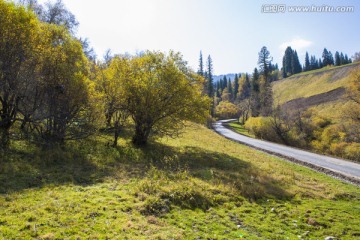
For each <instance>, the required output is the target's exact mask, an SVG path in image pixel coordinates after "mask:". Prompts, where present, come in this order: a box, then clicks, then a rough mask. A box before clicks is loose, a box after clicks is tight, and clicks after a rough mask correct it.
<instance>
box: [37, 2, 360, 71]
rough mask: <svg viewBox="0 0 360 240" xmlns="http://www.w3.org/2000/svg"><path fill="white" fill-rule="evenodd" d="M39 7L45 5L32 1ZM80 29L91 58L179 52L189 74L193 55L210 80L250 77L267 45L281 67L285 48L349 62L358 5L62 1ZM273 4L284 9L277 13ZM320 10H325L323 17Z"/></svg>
mask: <svg viewBox="0 0 360 240" xmlns="http://www.w3.org/2000/svg"><path fill="white" fill-rule="evenodd" d="M38 1H39V2H40V3H44V2H46V1H47V0H38ZM63 2H64V4H65V5H66V7H67V8H68V9H69V10H70V11H71V12H72V13H73V14H75V16H76V18H77V20H78V22H79V23H80V25H79V27H78V29H77V33H76V34H77V36H78V37H82V38H88V39H89V41H90V44H91V46H92V47H93V48H94V50H95V52H96V54H97V56H98V57H99V58H102V57H103V55H104V53H105V52H106V50H107V49H111V51H112V53H114V54H117V53H118V54H123V53H130V54H136V53H137V52H140V51H143V50H157V51H158V50H160V51H163V52H168V51H169V50H174V51H179V52H181V53H182V54H183V57H184V60H186V61H188V65H189V66H190V67H191V68H192V69H193V70H195V71H196V70H197V69H198V62H199V54H200V51H202V53H203V57H204V59H205V58H207V56H208V55H210V56H211V58H212V60H213V69H214V73H215V74H216V75H220V74H227V73H240V72H249V73H251V72H252V71H253V69H254V68H255V67H257V59H258V52H259V51H260V49H261V48H262V47H263V46H266V47H267V48H268V50H269V51H270V54H271V56H272V57H273V63H274V64H275V63H278V64H279V67H281V65H282V57H283V54H284V51H285V48H286V47H287V46H291V47H292V48H293V49H295V50H297V52H298V55H299V58H300V62H301V63H302V64H303V63H304V58H305V52H306V51H308V52H309V54H310V55H316V57H317V58H320V57H321V53H322V51H323V49H324V47H326V48H327V49H328V50H330V51H331V52H332V53H333V54H334V53H335V51H339V52H343V53H344V54H345V53H347V54H348V55H349V57H350V56H352V55H353V54H354V53H355V52H358V51H360V31H359V30H358V24H359V23H360V1H357V0H343V1H340V0H333V1H329V0H328V1H325V0H317V1H307V0H301V1H285V0H282V1H278V0H276V1H275V0H262V1H256V0H253V1H251V0H246V1H245V0H244V1H241V0H101V1H99V0H63ZM273 4H286V6H285V11H284V12H278V13H269V11H275V10H274V8H270V7H273V6H274V5H273ZM291 6H305V7H306V6H314V7H326V6H328V7H338V6H351V7H353V9H354V10H353V12H346V13H344V12H341V13H339V12H311V13H310V12H296V13H295V12H290V10H289V8H290V7H291ZM325 11H326V10H325Z"/></svg>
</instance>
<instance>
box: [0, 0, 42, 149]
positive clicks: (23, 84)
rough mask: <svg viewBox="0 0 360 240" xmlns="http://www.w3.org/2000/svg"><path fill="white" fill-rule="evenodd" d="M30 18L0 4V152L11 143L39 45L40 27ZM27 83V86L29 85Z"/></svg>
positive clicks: (34, 67) (10, 5)
mask: <svg viewBox="0 0 360 240" xmlns="http://www.w3.org/2000/svg"><path fill="white" fill-rule="evenodd" d="M36 20H37V19H36V18H35V17H34V16H33V14H32V13H31V12H29V11H27V10H25V9H24V8H21V7H17V6H15V5H14V4H13V3H7V2H5V1H0V131H1V133H0V148H6V147H7V146H8V144H9V141H10V128H11V127H12V126H13V125H14V123H15V122H16V121H17V120H18V114H19V106H20V104H21V102H22V101H23V100H24V99H25V95H26V94H27V89H28V87H29V86H30V82H31V81H32V80H34V79H35V78H34V77H33V76H31V75H32V74H33V72H34V71H35V69H36V61H37V59H34V56H35V52H36V51H37V50H38V48H37V46H39V41H40V26H39V23H38V21H36ZM29 81H30V82H29Z"/></svg>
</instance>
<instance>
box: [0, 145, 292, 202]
mask: <svg viewBox="0 0 360 240" xmlns="http://www.w3.org/2000/svg"><path fill="white" fill-rule="evenodd" d="M24 146H25V147H14V148H11V149H10V150H9V151H8V152H6V153H0V157H1V159H0V193H11V192H16V191H21V190H23V189H28V188H38V187H43V186H46V185H63V184H69V183H71V184H75V185H91V184H96V183H100V182H103V181H104V179H105V178H106V177H116V178H121V177H122V178H138V179H141V178H144V176H146V173H147V172H148V171H149V170H150V169H151V168H153V167H155V168H157V169H159V170H161V171H163V172H165V173H166V174H172V173H178V172H181V171H187V172H188V173H189V174H190V175H191V176H193V177H195V178H198V179H201V180H203V181H206V182H210V183H214V184H216V183H221V184H225V185H229V186H231V187H233V188H234V189H236V190H237V191H238V192H239V195H241V196H243V197H246V198H249V199H253V200H257V199H263V198H265V197H273V198H277V199H288V198H290V197H291V196H290V195H289V194H288V193H287V192H286V191H285V190H283V189H282V187H281V184H280V183H279V182H277V181H276V180H274V179H272V178H271V177H269V176H267V175H266V174H264V173H263V172H261V171H259V170H258V169H257V168H256V167H254V166H253V165H252V164H250V163H248V162H244V161H242V160H241V159H240V158H234V157H231V156H229V155H227V154H223V153H218V152H209V151H204V150H203V149H201V148H196V147H185V148H175V147H170V146H166V145H163V144H160V143H156V142H152V143H150V144H149V145H147V146H146V147H144V148H140V149H139V148H134V147H133V146H132V145H131V144H128V145H126V146H121V147H117V148H112V147H108V146H106V144H101V143H99V142H96V141H92V140H89V139H88V140H84V141H79V142H76V143H69V144H67V146H66V147H65V148H64V149H61V148H55V149H51V150H41V149H38V148H36V147H33V148H32V149H31V148H30V149H29V147H28V146H26V145H24ZM119 172H125V175H122V176H119V175H118V174H119Z"/></svg>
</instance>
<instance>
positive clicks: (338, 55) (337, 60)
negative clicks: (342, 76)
mask: <svg viewBox="0 0 360 240" xmlns="http://www.w3.org/2000/svg"><path fill="white" fill-rule="evenodd" d="M340 65H342V64H341V58H340V53H339V52H338V51H336V52H335V66H340Z"/></svg>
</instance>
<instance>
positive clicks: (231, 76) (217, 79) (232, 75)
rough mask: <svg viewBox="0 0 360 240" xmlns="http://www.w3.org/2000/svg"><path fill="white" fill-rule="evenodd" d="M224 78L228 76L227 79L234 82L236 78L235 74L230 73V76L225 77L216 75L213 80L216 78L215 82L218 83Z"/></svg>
mask: <svg viewBox="0 0 360 240" xmlns="http://www.w3.org/2000/svg"><path fill="white" fill-rule="evenodd" d="M238 75H239V74H238ZM224 76H226V79H228V80H229V78H230V79H231V81H232V80H234V78H235V73H228V74H223V75H214V76H213V78H214V82H218V81H219V80H220V79H223V78H224Z"/></svg>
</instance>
